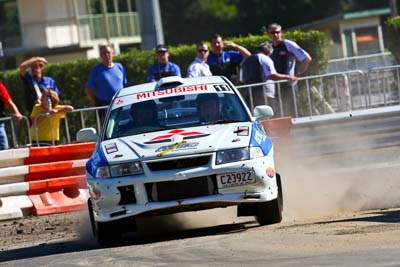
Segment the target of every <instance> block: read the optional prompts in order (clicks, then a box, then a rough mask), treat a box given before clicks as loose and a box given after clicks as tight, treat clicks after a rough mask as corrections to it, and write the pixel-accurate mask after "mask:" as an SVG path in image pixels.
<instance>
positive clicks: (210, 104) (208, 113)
mask: <svg viewBox="0 0 400 267" xmlns="http://www.w3.org/2000/svg"><path fill="white" fill-rule="evenodd" d="M196 105H197V109H198V112H199V117H200V122H201V123H204V124H207V123H210V122H216V121H218V120H219V119H220V118H221V108H220V103H219V97H218V95H217V94H215V93H212V94H199V95H198V96H197V98H196Z"/></svg>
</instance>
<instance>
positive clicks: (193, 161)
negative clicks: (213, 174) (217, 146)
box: [147, 156, 210, 171]
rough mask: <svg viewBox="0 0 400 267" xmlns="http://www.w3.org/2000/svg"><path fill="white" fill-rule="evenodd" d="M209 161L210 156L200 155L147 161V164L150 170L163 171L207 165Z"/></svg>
mask: <svg viewBox="0 0 400 267" xmlns="http://www.w3.org/2000/svg"><path fill="white" fill-rule="evenodd" d="M209 161H210V156H202V157H193V158H183V159H174V160H164V161H155V162H148V163H147V166H148V167H149V169H150V170H152V171H165V170H175V169H184V168H190V167H197V166H202V165H207V164H208V162H209Z"/></svg>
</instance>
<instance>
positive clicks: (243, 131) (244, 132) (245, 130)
mask: <svg viewBox="0 0 400 267" xmlns="http://www.w3.org/2000/svg"><path fill="white" fill-rule="evenodd" d="M234 133H235V134H237V135H238V136H249V127H248V126H239V127H238V128H237V130H236V131H234Z"/></svg>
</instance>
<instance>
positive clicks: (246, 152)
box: [216, 146, 264, 165]
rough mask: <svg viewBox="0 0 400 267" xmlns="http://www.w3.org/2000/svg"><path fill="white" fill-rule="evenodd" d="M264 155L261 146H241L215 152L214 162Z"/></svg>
mask: <svg viewBox="0 0 400 267" xmlns="http://www.w3.org/2000/svg"><path fill="white" fill-rule="evenodd" d="M260 157H264V153H263V152H262V150H261V147H258V146H252V147H243V148H236V149H229V150H222V151H218V152H217V162H216V164H217V165H218V164H224V163H229V162H235V161H241V160H249V159H255V158H260Z"/></svg>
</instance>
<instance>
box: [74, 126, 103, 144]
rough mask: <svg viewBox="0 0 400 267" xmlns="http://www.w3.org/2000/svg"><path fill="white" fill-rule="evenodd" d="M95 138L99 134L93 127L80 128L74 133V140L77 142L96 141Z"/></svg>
mask: <svg viewBox="0 0 400 267" xmlns="http://www.w3.org/2000/svg"><path fill="white" fill-rule="evenodd" d="M97 138H99V136H98V135H97V132H96V129H95V128H84V129H80V130H79V131H78V133H77V134H76V140H77V141H78V142H96V141H97Z"/></svg>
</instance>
